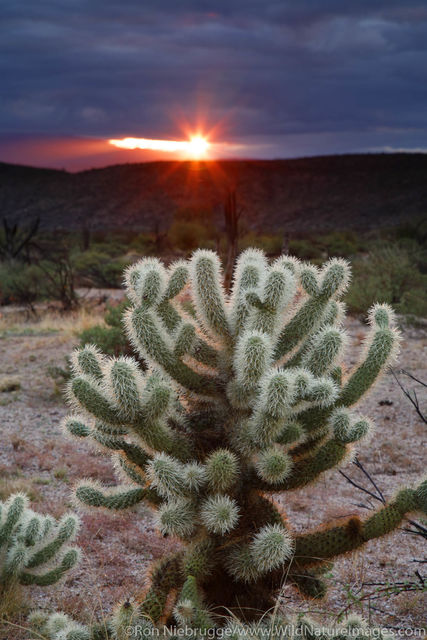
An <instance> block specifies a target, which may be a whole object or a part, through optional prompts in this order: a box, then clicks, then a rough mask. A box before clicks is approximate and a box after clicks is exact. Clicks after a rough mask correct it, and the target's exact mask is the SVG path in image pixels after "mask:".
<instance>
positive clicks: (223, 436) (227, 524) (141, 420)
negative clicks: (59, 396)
mask: <svg viewBox="0 0 427 640" xmlns="http://www.w3.org/2000/svg"><path fill="white" fill-rule="evenodd" d="M221 277H222V274H221V267H220V263H219V260H218V257H217V256H216V254H214V253H213V252H210V251H197V252H195V254H194V255H193V257H192V258H191V260H190V261H188V262H187V261H179V262H177V263H175V264H173V265H171V266H170V267H169V268H168V269H166V268H165V267H164V266H163V265H162V263H161V262H160V261H158V260H156V259H145V260H141V261H140V262H139V263H137V264H136V265H133V266H132V267H131V268H130V269H129V270H128V271H127V274H126V282H127V295H128V297H129V300H130V307H129V309H128V310H127V311H126V314H125V315H126V327H127V333H128V336H129V339H130V340H131V342H132V344H133V345H134V347H135V349H136V350H137V352H138V353H139V354H140V356H141V357H143V358H144V359H145V360H146V361H148V363H149V365H150V367H149V369H148V371H147V372H146V373H144V372H142V371H141V369H140V367H139V365H138V363H137V362H136V361H135V360H134V359H132V358H130V357H119V358H108V357H106V356H105V355H103V354H102V353H101V352H100V351H99V350H98V349H96V348H94V347H93V346H87V347H84V348H82V349H79V350H77V351H76V352H75V353H74V355H73V359H72V366H73V379H72V381H71V382H70V385H69V390H68V395H69V399H70V402H71V404H72V406H73V409H74V412H73V413H72V415H70V416H69V417H68V418H66V419H65V422H64V426H65V428H66V429H67V430H68V431H69V433H70V434H72V435H73V436H74V437H76V438H89V439H91V440H94V441H95V442H96V443H97V445H98V446H100V447H102V448H104V450H105V451H109V452H110V453H112V455H113V458H114V461H115V465H116V468H117V469H118V470H119V476H120V478H121V482H120V483H119V484H118V485H117V486H116V487H113V488H112V487H103V486H102V485H100V484H98V483H92V482H87V481H82V482H81V483H79V484H78V486H77V487H76V489H75V496H76V499H77V500H78V501H79V502H80V503H81V504H82V505H86V506H87V507H91V508H103V509H110V510H112V511H115V510H122V509H129V508H132V507H135V506H136V505H138V504H139V503H141V502H146V503H148V504H150V505H151V506H152V507H153V508H154V509H155V511H156V518H157V524H158V528H159V530H160V532H161V533H162V534H163V535H174V536H177V537H179V538H180V539H181V540H182V542H183V543H184V544H183V546H182V547H181V548H180V549H179V550H178V551H177V552H176V553H174V554H172V555H169V556H166V557H164V558H163V559H162V560H160V561H159V562H158V563H157V564H155V565H154V567H153V569H152V572H151V577H150V583H149V586H148V588H147V590H146V592H145V593H144V594H143V595H142V596H141V597H138V604H137V605H136V606H135V608H133V607H132V606H131V605H130V604H129V603H125V604H123V605H122V606H121V607H119V608H118V609H117V611H116V613H115V614H114V616H113V619H112V622H111V625H112V628H113V630H114V633H116V636H114V637H121V636H120V635H118V631H117V629H118V628H122V629H123V626H122V627H120V625H125V626H128V625H129V619H132V617H133V618H136V619H142V618H144V619H148V620H149V623H148V624H153V623H154V624H156V623H158V622H159V621H161V620H169V621H170V620H171V619H172V618H171V614H172V611H173V614H174V616H175V619H177V620H178V622H180V623H183V622H186V623H187V624H189V625H190V626H194V627H197V628H199V629H200V628H201V627H207V626H210V625H211V624H212V619H211V616H212V614H209V613H208V610H209V608H211V607H215V608H216V611H217V613H219V614H220V613H221V612H222V611H224V609H225V610H227V611H230V610H231V611H233V612H234V613H235V614H236V615H238V616H241V617H243V618H245V617H246V618H248V619H250V618H253V617H259V616H261V615H262V614H263V612H265V611H266V610H269V609H270V608H271V607H272V606H274V602H275V597H276V595H277V593H278V592H279V591H280V589H281V586H282V581H283V578H284V576H286V579H287V580H288V582H290V583H291V584H293V585H295V587H296V588H297V589H299V590H300V591H301V592H302V593H303V594H305V595H308V596H311V597H321V596H322V595H323V594H324V593H325V590H326V586H327V585H326V583H325V581H324V579H323V578H322V575H324V574H325V572H327V571H329V570H330V566H331V565H330V561H331V560H333V559H334V558H336V557H338V556H340V555H342V554H345V553H348V552H350V551H353V550H356V549H358V548H360V547H361V546H362V545H364V544H365V543H366V542H367V541H369V540H371V539H373V538H377V537H380V536H383V535H385V534H388V533H390V532H391V531H393V530H394V529H395V528H396V527H398V526H399V525H400V523H401V521H402V519H403V518H404V517H405V515H406V514H408V513H411V512H416V511H421V512H423V513H426V512H427V480H424V481H423V482H421V484H420V485H419V486H417V487H415V488H408V489H403V490H401V491H399V492H398V493H397V495H396V496H395V497H394V498H393V500H392V501H391V502H390V503H388V504H385V505H383V506H382V507H381V508H380V509H379V510H378V511H376V512H373V513H370V515H369V517H368V518H367V519H365V520H362V519H360V518H359V517H349V518H347V519H343V520H342V521H341V522H340V523H338V524H337V523H331V524H330V525H329V526H321V527H318V528H315V529H313V530H312V531H308V532H306V533H298V532H295V531H293V530H292V529H291V528H290V525H289V524H288V522H287V520H286V517H285V514H284V513H283V511H282V509H281V507H279V506H278V505H277V504H275V503H274V501H273V500H272V499H271V494H275V493H281V492H286V491H291V490H293V489H297V488H302V487H309V485H310V484H311V483H313V482H315V481H317V480H318V479H320V478H321V477H322V475H323V474H324V473H325V472H326V471H328V470H330V469H333V468H335V467H338V466H339V465H341V464H343V463H344V462H346V461H347V460H348V459H349V457H350V456H351V455H352V452H353V450H354V447H355V443H357V442H358V441H360V440H361V439H362V438H364V437H366V436H367V435H368V434H369V432H370V431H371V429H372V423H371V421H370V420H369V419H368V418H366V417H364V416H361V415H358V414H357V413H356V412H355V411H354V406H355V405H356V404H357V403H358V402H359V401H360V399H361V398H363V396H364V395H365V394H366V393H367V392H368V391H369V389H370V388H371V387H372V385H373V384H374V383H375V382H376V380H377V379H378V377H379V376H380V375H381V373H382V372H383V371H384V369H385V367H387V366H388V364H389V363H390V362H391V361H392V360H393V358H394V357H395V355H396V352H397V348H398V343H399V334H398V332H397V331H396V329H395V328H394V316H393V312H392V310H391V309H390V307H388V306H387V305H375V306H374V307H373V308H372V309H371V311H370V313H369V323H370V330H369V335H368V339H367V341H366V343H365V346H364V348H363V350H362V353H361V355H360V359H359V362H358V364H357V365H356V366H355V368H354V370H353V371H352V372H351V373H350V374H349V375H345V369H344V368H343V365H342V361H343V360H342V358H343V352H344V350H345V345H346V333H345V331H344V330H343V329H342V326H341V318H342V312H343V308H342V303H341V302H340V299H341V297H342V296H343V294H344V292H345V290H346V287H347V283H348V279H349V267H348V265H347V263H346V262H345V261H343V260H337V259H334V260H330V261H329V262H327V263H326V264H325V265H324V266H323V268H322V269H318V268H316V267H314V266H312V265H305V264H301V263H299V262H298V261H297V260H296V259H294V258H290V257H287V256H282V257H280V258H278V259H277V260H276V261H274V262H272V263H271V264H270V263H269V262H268V261H267V259H266V257H265V256H264V254H263V253H262V252H261V251H259V250H247V251H246V252H244V253H243V254H242V255H241V256H240V258H239V259H238V261H237V264H236V268H235V273H234V281H233V287H232V291H231V294H230V296H228V295H226V294H225V292H224V289H223V286H222V280H221ZM187 283H190V286H191V296H192V300H193V305H194V308H195V310H196V318H194V317H192V316H190V315H187V314H184V313H183V312H182V309H181V307H180V305H179V303H178V302H177V299H178V298H177V297H178V296H179V294H180V293H181V292H182V291H183V289H184V287H186V285H187ZM173 607H174V608H173ZM129 616H130V617H129ZM141 617H142V618H141ZM118 621H121V622H118ZM67 624H68V623H67ZM114 625H116V626H115V627H114ZM110 628H111V627H110ZM82 633H86V634H88V633H89V631H87V630H84V631H82ZM91 633H92V632H91ZM108 633H109V631H108V628H107V627H104V631H102V629H100V628H99V627H97V628H96V631H93V634H94V637H97V638H103V637H107V636H108ZM63 635H66V634H65V631H64V634H63ZM61 637H62V636H61ZM66 637H67V638H68V636H66ZM70 637H71V636H70ZM73 637H77V636H73ZM79 637H80V636H79ZM81 637H87V635H86V636H81Z"/></svg>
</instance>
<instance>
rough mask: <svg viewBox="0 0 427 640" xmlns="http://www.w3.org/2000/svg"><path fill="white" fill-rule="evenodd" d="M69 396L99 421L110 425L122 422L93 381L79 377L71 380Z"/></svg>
mask: <svg viewBox="0 0 427 640" xmlns="http://www.w3.org/2000/svg"><path fill="white" fill-rule="evenodd" d="M70 395H71V396H72V398H74V399H75V400H76V401H77V402H78V404H79V405H80V406H82V407H83V408H84V409H86V410H87V411H88V412H89V413H90V414H92V415H93V416H96V417H97V418H98V419H99V420H103V421H104V422H108V423H110V424H113V425H114V424H121V422H123V420H122V418H121V417H120V415H119V413H118V411H117V410H116V409H115V408H114V406H113V404H112V402H111V401H110V400H109V399H108V398H107V397H106V396H105V393H103V391H102V390H101V388H100V387H99V385H98V384H97V383H96V381H95V380H94V379H91V378H88V377H84V376H79V377H76V378H74V379H73V380H72V382H71V385H70Z"/></svg>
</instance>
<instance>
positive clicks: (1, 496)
mask: <svg viewBox="0 0 427 640" xmlns="http://www.w3.org/2000/svg"><path fill="white" fill-rule="evenodd" d="M13 493H26V494H27V496H28V497H29V498H30V500H31V501H32V502H38V501H39V500H40V499H41V496H40V492H39V491H38V490H37V489H36V488H35V487H34V485H33V482H32V480H30V479H29V478H23V477H19V476H10V475H9V474H8V473H5V472H4V471H2V470H1V469H0V500H7V499H8V498H9V496H11V495H12V494H13Z"/></svg>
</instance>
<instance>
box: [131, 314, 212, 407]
mask: <svg viewBox="0 0 427 640" xmlns="http://www.w3.org/2000/svg"><path fill="white" fill-rule="evenodd" d="M128 326H129V331H130V337H131V339H132V341H133V342H134V343H135V345H136V347H137V348H138V350H139V351H140V353H141V355H142V356H143V357H144V358H145V359H147V360H148V361H151V362H153V363H156V364H157V365H158V366H161V367H162V368H163V369H164V371H165V372H166V373H167V374H168V375H169V376H170V377H171V378H173V379H174V380H176V382H177V383H178V384H180V385H182V386H183V387H184V388H186V389H188V390H189V391H193V392H194V393H198V394H207V395H209V394H215V393H216V392H217V389H216V386H215V384H214V382H213V380H212V378H210V377H209V376H206V375H203V374H201V373H197V372H196V371H194V370H193V369H191V368H190V367H189V366H187V365H186V364H184V362H182V361H181V360H180V359H179V358H178V357H177V356H176V355H175V354H174V353H173V345H172V344H170V345H169V344H168V342H167V341H166V337H167V336H166V335H163V334H162V332H161V330H160V329H159V319H158V318H156V317H155V315H154V314H153V313H152V312H150V311H148V310H147V309H145V308H144V307H140V308H136V309H135V310H134V311H133V312H131V315H130V320H129V325H128Z"/></svg>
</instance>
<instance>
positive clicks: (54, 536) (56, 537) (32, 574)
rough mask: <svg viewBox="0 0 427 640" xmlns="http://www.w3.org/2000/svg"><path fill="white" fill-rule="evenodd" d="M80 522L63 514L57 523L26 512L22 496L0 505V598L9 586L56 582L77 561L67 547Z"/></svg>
mask: <svg viewBox="0 0 427 640" xmlns="http://www.w3.org/2000/svg"><path fill="white" fill-rule="evenodd" d="M78 526H79V521H78V519H77V517H76V516H75V515H72V514H66V515H65V516H63V518H61V520H60V521H56V520H55V519H54V518H52V517H51V516H48V515H43V514H40V513H36V512H34V511H32V510H31V509H29V507H28V499H27V497H26V496H25V495H24V494H20V493H17V494H14V495H13V496H11V497H10V498H9V500H7V501H6V502H1V501H0V595H1V592H2V590H4V589H5V588H7V587H8V585H10V584H11V583H12V582H19V583H20V584H23V585H32V584H35V585H39V586H43V587H44V586H48V585H51V584H54V583H55V582H58V580H60V579H61V578H62V576H63V575H64V574H65V573H66V572H67V571H68V570H69V569H71V568H72V567H73V566H74V565H75V564H76V562H77V561H78V559H79V550H78V549H77V548H76V547H72V546H69V543H70V542H72V541H73V539H74V538H75V535H76V533H77V530H78Z"/></svg>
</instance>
